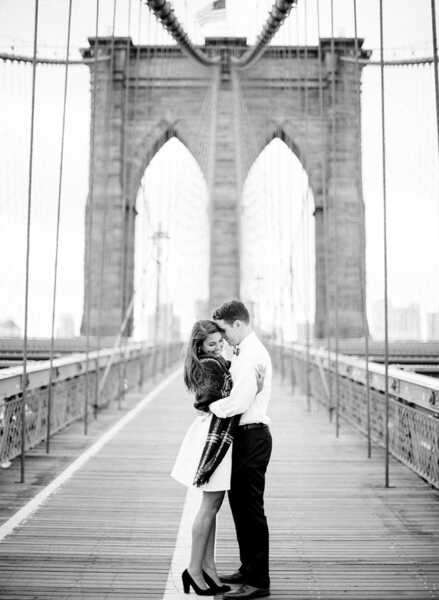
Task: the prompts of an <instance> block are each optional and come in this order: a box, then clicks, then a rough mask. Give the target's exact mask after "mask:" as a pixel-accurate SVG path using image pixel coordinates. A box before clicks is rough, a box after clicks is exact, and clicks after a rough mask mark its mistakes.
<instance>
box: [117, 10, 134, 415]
mask: <svg viewBox="0 0 439 600" xmlns="http://www.w3.org/2000/svg"><path fill="white" fill-rule="evenodd" d="M131 5H132V1H131V0H129V1H128V24H127V28H128V35H127V43H126V47H125V78H124V82H125V93H124V101H123V117H122V123H123V125H122V136H123V138H122V215H121V216H122V289H121V296H122V298H121V299H122V311H121V315H120V318H121V323H122V324H123V323H126V325H125V327H123V329H122V331H121V338H120V345H121V346H122V340H123V338H124V336H125V334H126V328H127V326H128V323H129V318H128V319H125V317H126V312H127V282H128V276H127V271H128V233H129V223H130V218H131V215H130V206H131V201H130V198H129V196H128V198H127V195H129V189H128V185H127V179H128V172H127V152H128V135H127V124H128V102H129V90H130V48H131ZM120 350H121V348H120ZM125 388H126V364H125V363H124V364H123V371H121V370H120V367H119V394H118V403H119V408H120V407H121V402H122V400H123V398H125Z"/></svg>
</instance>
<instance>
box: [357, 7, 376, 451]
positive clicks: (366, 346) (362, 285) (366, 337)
mask: <svg viewBox="0 0 439 600" xmlns="http://www.w3.org/2000/svg"><path fill="white" fill-rule="evenodd" d="M353 9H354V48H355V63H354V74H355V75H354V85H355V86H356V90H357V98H356V101H357V102H356V111H357V112H356V115H357V120H356V126H357V139H360V136H361V79H360V77H361V74H360V65H359V62H358V60H359V54H360V48H359V43H358V20H357V0H353ZM356 157H357V165H356V169H355V173H357V188H358V192H359V193H360V194H361V196H360V209H361V216H360V244H361V254H360V265H359V277H360V293H361V315H362V329H363V336H364V353H365V357H364V358H365V368H366V421H367V457H368V458H371V457H372V432H371V421H370V373H369V327H368V323H367V295H366V272H365V268H364V267H365V261H366V254H365V253H366V210H365V206H364V199H363V186H362V181H361V173H362V170H361V156H360V154H359V153H356ZM363 257H364V262H363Z"/></svg>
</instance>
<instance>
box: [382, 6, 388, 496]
mask: <svg viewBox="0 0 439 600" xmlns="http://www.w3.org/2000/svg"><path fill="white" fill-rule="evenodd" d="M380 74H381V142H382V146H381V151H382V170H383V217H384V227H383V241H384V373H385V377H384V379H385V385H384V390H385V395H384V402H385V457H384V458H385V486H386V487H389V310H388V309H389V307H388V273H387V182H386V123H385V104H384V19H383V0H380Z"/></svg>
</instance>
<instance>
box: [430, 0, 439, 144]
mask: <svg viewBox="0 0 439 600" xmlns="http://www.w3.org/2000/svg"><path fill="white" fill-rule="evenodd" d="M431 26H432V37H433V67H434V90H435V97H436V131H437V146H438V151H439V73H438V55H437V30H436V0H431Z"/></svg>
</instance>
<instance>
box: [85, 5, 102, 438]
mask: <svg viewBox="0 0 439 600" xmlns="http://www.w3.org/2000/svg"><path fill="white" fill-rule="evenodd" d="M99 2H100V0H96V25H95V45H94V59H95V60H94V66H93V98H92V114H91V123H92V125H91V140H90V142H91V148H90V194H89V202H88V214H87V232H86V234H87V244H86V253H85V254H86V256H85V260H86V263H85V264H86V273H87V277H86V285H87V306H86V319H85V320H86V342H85V394H84V435H87V434H88V405H89V389H88V388H89V385H88V380H89V367H90V364H89V363H90V356H89V355H90V313H91V298H92V291H91V289H92V281H91V279H92V278H91V272H92V268H91V258H92V249H91V244H92V241H93V210H94V188H95V186H94V180H95V166H96V165H95V158H96V157H95V151H96V148H95V145H96V144H95V141H96V140H95V134H96V96H97V91H98V89H97V88H98V69H97V57H98V35H99Z"/></svg>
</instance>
